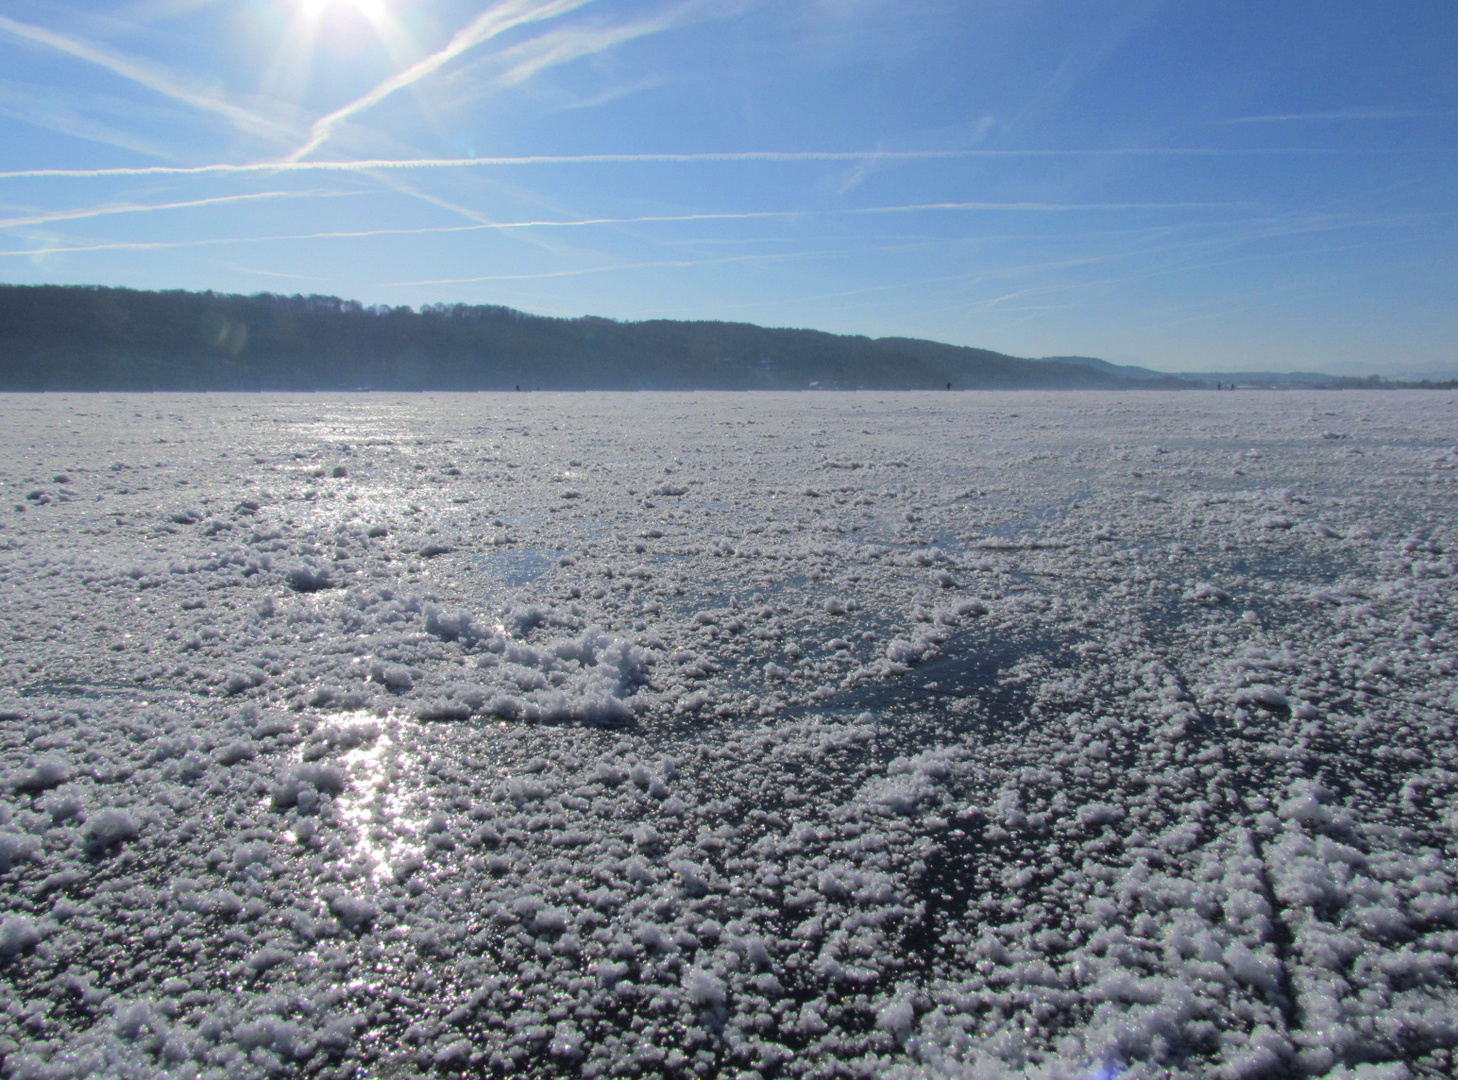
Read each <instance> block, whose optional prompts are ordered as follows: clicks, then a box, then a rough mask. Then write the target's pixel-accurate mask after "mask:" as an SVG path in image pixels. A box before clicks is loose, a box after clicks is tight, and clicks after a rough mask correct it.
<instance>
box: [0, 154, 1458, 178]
mask: <svg viewBox="0 0 1458 1080" xmlns="http://www.w3.org/2000/svg"><path fill="white" fill-rule="evenodd" d="M1431 152H1433V151H1431V150H1423V149H1413V150H1408V149H1405V148H1398V149H1390V148H1389V149H1382V148H1365V147H1322V146H1311V147H1307V146H1286V147H1275V146H1262V147H1246V148H1228V147H1227V148H1222V147H1132V146H1131V147H1107V148H1102V149H1099V148H1095V149H1088V150H885V151H881V150H743V151H725V152H722V153H720V152H708V153H698V154H530V155H524V156H519V157H468V158H370V159H366V160H362V161H275V162H267V161H262V162H254V163H250V164H246V165H228V164H222V163H218V164H212V165H189V166H181V165H138V166H128V167H122V168H107V169H12V170H9V171H5V172H0V180H25V179H61V178H70V179H95V178H103V177H108V176H208V175H241V174H246V173H276V172H277V173H286V172H369V171H371V170H375V169H479V168H492V167H504V166H520V165H687V164H699V163H715V162H765V163H778V164H794V163H797V162H815V161H827V162H835V161H886V162H895V161H901V162H914V161H938V160H949V159H956V158H967V159H975V158H986V159H997V158H1008V159H1016V158H1080V157H1236V156H1242V155H1252V156H1278V155H1282V154H1295V155H1308V154H1309V155H1331V154H1357V155H1366V154H1401V153H1414V154H1422V153H1431ZM1440 152H1442V151H1440ZM1447 152H1451V151H1447Z"/></svg>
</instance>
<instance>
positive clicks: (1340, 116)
mask: <svg viewBox="0 0 1458 1080" xmlns="http://www.w3.org/2000/svg"><path fill="white" fill-rule="evenodd" d="M1440 115H1449V114H1444V113H1430V112H1418V111H1415V110H1408V109H1336V110H1333V111H1332V112H1303V113H1270V114H1268V115H1264V116H1233V117H1231V118H1230V119H1228V120H1217V121H1216V123H1220V124H1281V123H1288V122H1292V121H1304V120H1317V121H1320V120H1410V119H1412V118H1414V117H1419V116H1440Z"/></svg>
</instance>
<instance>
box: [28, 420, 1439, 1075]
mask: <svg viewBox="0 0 1458 1080" xmlns="http://www.w3.org/2000/svg"><path fill="white" fill-rule="evenodd" d="M1455 407H1458V398H1455V396H1454V395H1453V394H1450V393H1446V392H1430V393H1405V392H1343V393H1331V392H1328V393H1310V394H1307V393H1298V392H1286V393H1269V394H1267V393H1258V392H1249V393H1236V394H1232V393H1220V394H1215V393H1211V394H1204V393H1196V392H1186V393H1170V394H1165V393H1125V394H1115V393H1097V394H1092V393H1090V394H1084V393H1064V394H1034V393H1016V394H972V393H967V394H951V393H949V394H875V393H855V394H809V393H807V394H798V395H797V394H786V395H777V394H749V395H745V394H700V395H678V394H627V395H541V394H526V395H491V394H479V395H475V394H473V395H459V396H453V395H419V396H411V397H408V398H389V397H383V396H377V395H366V394H361V395H353V396H350V395H340V396H326V395H311V396H296V397H285V396H278V397H272V396H257V395H247V396H243V395H239V396H229V395H214V396H208V397H183V396H164V395H146V396H124V395H123V396H108V395H96V396H74V397H68V396H55V395H46V396H11V397H3V398H0V442H3V445H4V454H3V455H0V483H3V485H4V489H5V494H6V496H7V497H6V498H3V499H0V610H3V612H4V616H5V617H4V620H3V623H0V636H3V640H4V652H3V655H4V657H5V660H6V663H5V664H4V665H3V668H0V1060H3V1062H4V1067H3V1068H4V1075H6V1076H7V1077H14V1078H25V1080H29V1078H35V1080H40V1078H46V1080H62V1078H71V1077H92V1076H119V1077H171V1078H184V1077H186V1078H196V1077H207V1078H224V1077H228V1078H233V1077H244V1078H253V1077H257V1078H264V1077H293V1076H308V1077H331V1078H339V1080H343V1078H346V1077H348V1078H361V1077H404V1076H440V1077H459V1076H502V1077H506V1076H523V1075H573V1076H585V1077H659V1076H668V1077H691V1076H692V1077H717V1076H725V1077H729V1076H732V1077H745V1078H755V1077H760V1078H771V1077H787V1078H810V1077H816V1078H819V1077H838V1076H845V1077H887V1078H905V1080H911V1078H927V1080H929V1078H937V1080H941V1078H979V1080H992V1078H1026V1080H1034V1078H1041V1080H1059V1078H1061V1080H1091V1078H1093V1077H1101V1078H1102V1077H1109V1078H1112V1077H1114V1076H1119V1077H1128V1078H1147V1080H1154V1078H1157V1077H1200V1078H1203V1077H1210V1078H1219V1080H1258V1078H1263V1077H1269V1078H1278V1077H1281V1078H1284V1077H1329V1078H1332V1080H1357V1078H1362V1080H1416V1078H1420V1077H1440V1076H1451V1075H1453V1074H1454V1072H1455V1070H1458V1060H1455V1054H1458V882H1455V878H1458V858H1455V855H1458V850H1455V848H1458V739H1455V736H1458V681H1455V672H1458V637H1455V629H1458V627H1455V612H1458V606H1455V576H1454V574H1455V555H1454V554H1453V553H1454V551H1455V545H1458V526H1455V522H1458V498H1455V495H1458V488H1455V481H1458V446H1455V441H1458V431H1455V428H1454V422H1453V421H1454V417H1455V416H1458V409H1455ZM1333 433H1336V435H1339V436H1340V438H1337V437H1334V436H1333Z"/></svg>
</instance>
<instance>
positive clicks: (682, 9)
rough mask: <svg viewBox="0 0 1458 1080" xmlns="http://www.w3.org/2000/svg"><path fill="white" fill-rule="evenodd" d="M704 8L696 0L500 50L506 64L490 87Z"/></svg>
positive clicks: (689, 16)
mask: <svg viewBox="0 0 1458 1080" xmlns="http://www.w3.org/2000/svg"><path fill="white" fill-rule="evenodd" d="M703 10H704V5H703V4H702V3H700V2H698V0H694V2H692V3H687V4H680V5H679V6H677V7H675V8H671V9H669V10H667V11H664V12H661V13H659V14H658V15H654V16H652V17H650V18H646V19H640V20H639V21H637V22H634V23H628V24H625V25H622V26H567V27H562V28H561V29H558V30H553V31H550V32H548V33H545V34H541V35H539V36H537V37H535V38H533V39H532V40H531V41H527V42H523V43H522V44H520V45H516V46H513V47H512V48H510V49H507V50H505V51H503V53H502V54H501V60H502V62H503V63H504V64H505V65H506V67H505V70H504V71H502V73H501V74H500V75H498V76H497V77H496V78H495V79H494V80H492V84H491V85H492V87H493V88H495V87H505V86H516V85H519V84H520V83H524V82H526V81H527V80H528V79H530V78H532V77H533V76H535V75H537V74H538V73H540V72H542V71H544V70H546V69H547V68H552V67H556V66H558V65H559V64H566V63H569V62H571V61H573V60H579V59H581V58H582V57H584V56H592V55H595V54H597V53H600V52H604V51H606V50H608V49H612V48H615V47H616V46H618V45H622V44H625V43H627V42H629V41H634V40H636V39H638V38H641V37H647V36H649V35H651V34H658V33H662V32H663V31H665V30H669V29H672V28H673V27H675V26H679V25H682V24H683V23H685V22H687V21H689V20H690V19H692V18H693V17H695V16H696V15H699V14H700V13H702V12H703Z"/></svg>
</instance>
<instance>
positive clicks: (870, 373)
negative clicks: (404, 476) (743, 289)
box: [0, 285, 1458, 393]
mask: <svg viewBox="0 0 1458 1080" xmlns="http://www.w3.org/2000/svg"><path fill="white" fill-rule="evenodd" d="M1227 388H1228V389H1353V388H1364V389H1454V388H1458V380H1444V381H1430V380H1423V381H1420V382H1400V381H1393V380H1385V379H1381V378H1379V377H1377V376H1370V377H1368V378H1355V377H1343V376H1333V375H1324V374H1320V373H1311V372H1290V373H1272V372H1223V373H1222V372H1211V373H1197V374H1171V373H1168V372H1161V371H1154V370H1152V369H1149V368H1142V367H1133V366H1121V365H1116V364H1111V363H1109V362H1107V361H1104V360H1099V359H1096V358H1092V357H1080V356H1059V357H1043V358H1026V357H1016V356H1008V355H1006V354H1004V353H999V352H994V351H992V350H989V349H977V348H972V347H968V346H959V345H947V344H943V343H940V342H935V341H925V340H920V339H915V338H868V337H860V336H853V335H837V334H829V333H824V332H821V331H816V330H802V329H776V328H766V327H761V326H754V325H752V324H747V323H725V322H707V321H706V322H696V321H681V320H667V319H660V320H649V321H644V322H617V321H615V320H612V319H604V318H598V317H594V316H584V317H582V318H575V319H563V318H550V317H547V316H541V315H530V314H526V313H524V312H520V311H517V310H514V309H512V308H507V307H499V306H480V305H474V306H473V305H465V304H431V305H426V306H424V307H422V308H421V309H419V310H416V309H413V308H409V307H389V306H374V307H366V306H365V305H363V304H360V303H358V302H356V301H350V300H342V299H340V298H338V297H333V296H298V295H296V296H280V295H275V294H270V293H260V294H256V295H253V296H238V295H227V294H221V293H213V292H186V291H182V290H170V291H165V292H152V291H143V290H136V289H122V288H104V287H93V286H62V285H0V392H47V391H58V392H64V391H78V392H87V391H95V392H113V393H115V392H182V393H188V392H211V391H240V392H276V393H277V392H282V393H287V392H343V393H360V392H364V393H367V392H388V393H400V392H404V391H411V392H459V391H497V392H501V391H511V392H516V391H518V390H519V391H521V392H524V393H525V392H533V391H653V390H668V391H710V390H733V391H747V390H775V391H783V390H800V391H814V390H821V391H829V390H874V391H898V390H927V391H934V390H940V391H955V390H1101V389H1102V390H1139V389H1145V390H1193V389H1221V390H1224V389H1227Z"/></svg>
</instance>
